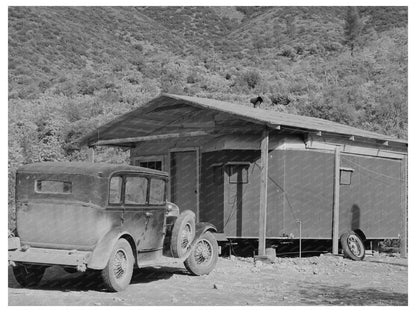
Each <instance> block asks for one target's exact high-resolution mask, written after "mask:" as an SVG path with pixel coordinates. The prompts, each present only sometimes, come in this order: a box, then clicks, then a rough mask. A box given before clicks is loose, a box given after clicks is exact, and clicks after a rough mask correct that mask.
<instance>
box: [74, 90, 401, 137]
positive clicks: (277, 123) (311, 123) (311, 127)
mask: <svg viewBox="0 0 416 312" xmlns="http://www.w3.org/2000/svg"><path fill="white" fill-rule="evenodd" d="M179 103H180V104H181V105H185V106H191V107H196V108H199V109H205V110H210V111H217V112H222V113H225V114H229V115H231V116H232V117H234V118H236V119H242V120H245V121H248V122H251V123H253V124H257V125H264V126H268V127H271V128H275V129H276V128H277V127H287V128H291V129H298V130H299V131H310V132H319V131H321V132H325V133H332V134H341V135H348V136H356V137H362V138H368V139H375V140H381V141H391V142H397V143H403V144H407V141H406V140H402V139H398V138H395V137H391V136H387V135H383V134H379V133H376V132H371V131H366V130H362V129H358V128H355V127H351V126H348V125H344V124H340V123H337V122H333V121H329V120H325V119H320V118H314V117H307V116H300V115H293V114H287V113H281V112H277V111H272V110H264V109H260V108H253V107H251V106H248V105H243V104H235V103H229V102H224V101H218V100H213V99H207V98H199V97H190V96H184V95H174V94H162V95H160V96H159V97H157V98H155V99H153V100H151V101H150V102H148V103H146V104H145V105H143V106H141V107H139V108H138V109H135V110H133V111H131V112H129V113H126V114H124V115H121V116H120V117H118V118H116V119H114V120H113V121H111V122H109V123H107V124H104V125H102V126H100V127H98V128H97V129H96V130H95V131H93V132H92V133H90V134H88V135H86V136H85V137H83V138H81V140H80V141H79V143H80V144H90V145H91V144H93V143H94V142H96V141H98V139H106V137H105V132H106V131H109V130H111V129H115V128H117V127H121V126H122V124H123V123H124V122H127V121H132V120H134V118H138V117H139V116H141V115H145V113H146V112H148V111H149V108H151V107H152V106H153V105H155V106H156V105H162V106H164V105H166V106H169V105H173V104H175V105H178V104H179Z"/></svg>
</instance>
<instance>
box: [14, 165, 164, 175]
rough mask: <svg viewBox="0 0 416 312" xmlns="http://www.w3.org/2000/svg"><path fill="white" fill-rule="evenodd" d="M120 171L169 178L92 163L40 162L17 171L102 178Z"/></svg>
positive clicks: (138, 169) (148, 171) (154, 172)
mask: <svg viewBox="0 0 416 312" xmlns="http://www.w3.org/2000/svg"><path fill="white" fill-rule="evenodd" d="M120 171H128V172H137V173H146V174H151V175H158V176H165V177H167V176H168V174H167V173H166V172H163V171H159V170H154V169H148V168H144V167H139V166H131V165H125V164H109V163H92V162H40V163H33V164H28V165H23V166H21V167H20V168H19V169H18V170H17V172H18V173H40V174H77V175H93V176H100V177H109V176H110V175H111V174H113V173H115V172H120Z"/></svg>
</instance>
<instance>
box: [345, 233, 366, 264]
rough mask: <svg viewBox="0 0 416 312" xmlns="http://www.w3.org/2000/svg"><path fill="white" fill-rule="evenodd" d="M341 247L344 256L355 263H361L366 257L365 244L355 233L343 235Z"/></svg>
mask: <svg viewBox="0 0 416 312" xmlns="http://www.w3.org/2000/svg"><path fill="white" fill-rule="evenodd" d="M340 240H341V246H342V250H343V252H344V256H346V257H347V258H350V259H352V260H355V261H361V260H363V259H364V256H365V248H364V243H363V241H362V240H361V238H360V236H358V235H357V234H356V233H355V232H354V231H349V232H347V233H344V234H342V235H341V239H340Z"/></svg>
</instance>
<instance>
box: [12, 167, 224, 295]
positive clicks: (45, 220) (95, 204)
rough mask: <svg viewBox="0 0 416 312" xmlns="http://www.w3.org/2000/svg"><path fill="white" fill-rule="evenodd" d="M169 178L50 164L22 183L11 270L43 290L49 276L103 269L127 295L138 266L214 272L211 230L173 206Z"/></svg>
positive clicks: (138, 170)
mask: <svg viewBox="0 0 416 312" xmlns="http://www.w3.org/2000/svg"><path fill="white" fill-rule="evenodd" d="M168 178H169V177H168V174H167V173H164V172H161V171H157V170H152V169H147V168H142V167H137V166H128V165H113V164H105V163H76V162H68V163H62V162H48V163H37V164H30V165H25V166H23V167H21V168H19V169H18V171H17V176H16V231H15V233H14V234H13V235H9V236H12V237H9V263H10V264H11V265H12V266H13V272H14V276H15V277H16V280H17V281H18V282H19V283H20V284H21V285H22V286H34V285H37V284H38V283H39V282H40V280H41V279H42V276H43V274H44V271H45V269H46V268H47V267H48V266H51V265H59V266H62V267H63V268H64V269H65V270H66V271H68V272H71V271H75V272H76V271H86V270H99V271H100V272H101V276H102V279H103V281H104V284H105V285H106V287H107V288H108V289H109V290H111V291H121V290H123V289H125V288H126V287H127V286H128V285H129V284H130V280H131V277H132V274H133V269H134V268H135V267H138V268H142V267H145V266H151V265H155V264H158V263H160V262H161V261H163V260H166V259H168V258H167V257H171V258H179V259H181V260H183V261H184V264H185V267H186V268H187V270H188V271H189V272H190V273H191V274H194V275H202V274H208V273H210V272H211V271H212V270H213V269H214V267H215V265H216V262H217V260H218V245H217V241H216V240H215V237H214V236H213V232H216V229H215V227H214V226H213V225H212V224H209V223H204V222H201V223H197V224H195V215H194V213H193V212H192V211H183V212H181V213H180V210H179V207H177V206H176V205H175V204H173V203H170V202H167V201H166V190H167V182H168Z"/></svg>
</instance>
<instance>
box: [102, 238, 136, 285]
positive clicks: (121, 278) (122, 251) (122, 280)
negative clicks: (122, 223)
mask: <svg viewBox="0 0 416 312" xmlns="http://www.w3.org/2000/svg"><path fill="white" fill-rule="evenodd" d="M133 264H134V256H133V251H132V250H131V246H130V244H129V243H128V242H127V240H125V239H124V238H121V239H119V240H118V241H117V243H116V244H115V246H114V248H113V250H112V252H111V255H110V258H109V259H108V263H107V266H106V267H105V268H104V270H102V272H101V276H102V278H103V281H104V285H105V286H106V288H107V289H108V290H110V291H122V290H124V289H126V288H127V286H128V285H129V284H130V281H131V277H132V275H133Z"/></svg>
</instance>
